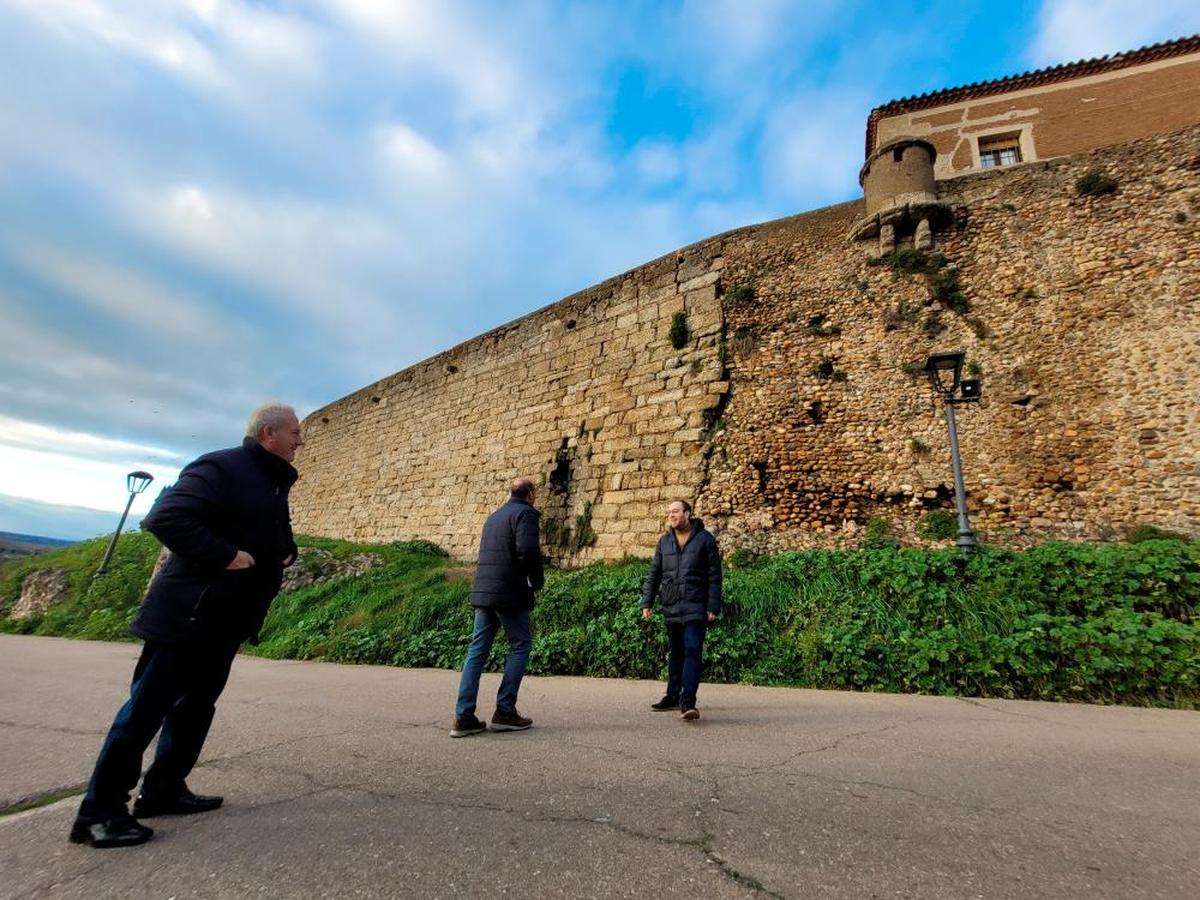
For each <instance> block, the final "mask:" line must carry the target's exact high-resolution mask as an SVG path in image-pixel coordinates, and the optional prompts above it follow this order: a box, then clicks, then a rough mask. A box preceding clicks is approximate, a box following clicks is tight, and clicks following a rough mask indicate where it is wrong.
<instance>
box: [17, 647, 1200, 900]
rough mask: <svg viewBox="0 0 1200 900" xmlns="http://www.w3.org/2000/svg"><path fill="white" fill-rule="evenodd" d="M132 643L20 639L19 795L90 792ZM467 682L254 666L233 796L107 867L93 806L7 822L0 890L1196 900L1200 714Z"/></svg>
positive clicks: (225, 751)
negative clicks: (498, 696) (696, 698)
mask: <svg viewBox="0 0 1200 900" xmlns="http://www.w3.org/2000/svg"><path fill="white" fill-rule="evenodd" d="M136 653H137V647H136V646H134V645H129V644H101V643H87V642H81V641H64V640H57V639H51V638H28V637H14V636H6V635H0V807H8V808H11V807H12V805H13V804H14V803H16V802H17V801H18V800H20V799H21V798H27V797H29V796H31V795H44V794H46V793H47V792H50V791H54V790H56V789H62V788H71V787H73V786H77V785H79V784H80V783H81V782H83V781H84V780H85V779H86V777H87V775H88V772H89V768H90V764H91V762H92V758H93V755H94V754H95V752H96V750H97V749H98V747H99V743H100V739H101V737H102V735H103V732H104V731H105V729H106V728H107V725H108V722H109V720H110V718H111V716H112V714H113V713H114V712H115V711H116V708H117V706H118V705H119V704H120V702H121V701H122V699H123V696H124V691H125V689H126V683H127V680H128V678H129V675H130V673H131V671H132V668H133V662H134V658H135V656H136ZM456 681H457V679H456V675H455V674H454V673H452V672H443V671H434V670H405V669H388V668H376V667H355V666H337V665H328V664H321V663H301V662H270V661H266V660H260V659H254V658H250V657H240V658H239V659H238V661H237V662H236V663H235V665H234V673H233V677H232V679H231V683H230V687H229V689H228V690H227V691H226V695H225V697H224V698H223V699H222V701H221V704H220V707H219V709H218V713H217V720H216V723H215V725H214V727H213V732H212V736H211V738H210V740H209V743H208V745H207V747H206V754H205V757H204V759H203V761H202V765H201V766H200V767H199V768H198V769H197V770H196V772H195V773H194V774H193V777H192V779H191V785H192V787H193V788H194V789H196V790H198V791H205V792H220V793H224V794H225V795H226V798H227V799H226V805H225V806H224V807H223V808H222V809H220V810H218V811H216V812H214V813H210V814H207V815H203V816H199V817H191V818H167V819H158V820H155V821H154V823H153V824H154V827H155V828H156V829H158V834H157V836H156V838H155V840H153V841H152V842H151V843H149V844H147V845H145V846H143V847H138V848H132V849H128V850H108V851H97V850H92V849H89V848H84V847H78V846H76V845H73V844H69V843H67V841H66V833H67V830H68V827H69V825H70V822H71V819H72V817H73V815H74V810H75V806H76V803H77V802H78V801H77V798H69V799H65V800H61V801H59V802H56V803H51V804H49V805H44V806H42V807H40V808H36V809H33V810H29V811H26V812H21V813H15V814H10V815H6V816H3V817H0V895H2V896H4V897H25V896H34V897H41V896H54V897H96V896H133V897H163V898H166V897H181V898H182V897H254V896H269V897H393V896H395V897H422V898H425V897H456V896H471V897H484V896H488V897H491V896H514V897H561V896H571V897H576V896H578V897H644V896H660V897H684V896H687V897H748V896H752V895H754V894H765V895H767V896H781V897H847V898H865V897H880V898H882V897H920V898H926V897H955V898H958V897H964V898H966V897H989V898H990V897H1005V898H1007V897H1088V898H1092V897H1114V898H1117V897H1119V898H1126V897H1178V898H1189V900H1195V898H1196V897H1200V857H1198V855H1197V852H1196V848H1197V847H1198V846H1200V714H1198V713H1189V712H1175V711H1165V710H1144V709H1126V708H1119V707H1095V706H1074V705H1062V704H1047V703H1022V702H1011V701H982V702H981V701H967V700H954V699H946V698H939V697H906V696H887V695H877V694H875V695H872V694H867V695H864V694H846V693H833V692H821V691H800V690H785V689H771V688H751V687H742V686H735V685H728V686H726V685H720V686H706V687H704V688H703V689H702V692H701V697H700V701H701V709H702V712H703V715H704V718H703V719H702V720H701V721H700V722H699V723H696V724H689V723H684V722H681V721H680V720H679V719H678V717H677V716H675V715H674V714H669V713H655V712H652V711H651V710H649V709H648V708H647V704H648V703H649V702H650V701H652V700H655V699H657V697H658V691H659V686H657V685H655V684H651V683H648V682H634V681H606V680H591V679H580V678H530V679H528V680H527V681H526V683H525V687H524V689H523V691H522V703H521V708H522V711H523V712H526V713H527V714H529V715H532V716H533V717H534V718H535V720H536V724H535V726H534V728H533V729H532V730H530V731H528V732H523V733H516V734H486V735H480V736H478V737H471V738H466V739H463V740H451V739H450V738H449V737H448V736H447V733H446V732H447V728H448V725H449V718H450V717H449V712H450V706H451V700H452V697H453V694H454V688H455V685H456ZM496 686H497V676H485V680H484V689H483V693H482V694H481V696H483V697H490V696H491V692H493V691H494V690H495V689H496ZM485 709H486V711H487V712H489V713H490V710H491V708H490V703H489V704H488V705H487V706H486V708H485Z"/></svg>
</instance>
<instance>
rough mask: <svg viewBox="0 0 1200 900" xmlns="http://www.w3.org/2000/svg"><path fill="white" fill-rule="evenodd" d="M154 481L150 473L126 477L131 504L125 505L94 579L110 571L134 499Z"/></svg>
mask: <svg viewBox="0 0 1200 900" xmlns="http://www.w3.org/2000/svg"><path fill="white" fill-rule="evenodd" d="M153 480H154V476H153V475H151V474H150V473H149V472H130V473H129V474H128V475H126V476H125V487H126V489H127V490H128V491H129V502H128V503H126V504H125V512H123V513H121V521H120V522H118V523H117V530H116V531H114V532H113V536H112V540H111V541H109V542H108V549H107V550H106V551H104V560H103V561H102V562H101V563H100V568H98V569H97V570H96V574H95V575H93V576H92V577H93V578H99V577H100V576H101V575H103V574H104V573H105V572H107V571H108V563H109V560H111V559H112V555H113V551H114V550H116V549H117V538H119V537H120V536H121V529H122V528H124V527H125V517H126V516H128V515H129V508H130V507H131V506H133V498H134V497H136V496H137V495H138V494H140V493H141V492H142V491H144V490H145V489H146V488H148V487H149V486H150V482H152V481H153Z"/></svg>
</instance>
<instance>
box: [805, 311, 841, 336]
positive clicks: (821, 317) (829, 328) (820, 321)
mask: <svg viewBox="0 0 1200 900" xmlns="http://www.w3.org/2000/svg"><path fill="white" fill-rule="evenodd" d="M807 331H808V333H809V334H810V335H812V336H813V337H837V336H838V335H839V334H841V333H842V329H841V328H839V327H838V326H837V325H830V324H828V322H827V320H826V318H825V314H824V313H819V314H817V315H815V316H813V317H812V318H810V319H809V320H808V329H807Z"/></svg>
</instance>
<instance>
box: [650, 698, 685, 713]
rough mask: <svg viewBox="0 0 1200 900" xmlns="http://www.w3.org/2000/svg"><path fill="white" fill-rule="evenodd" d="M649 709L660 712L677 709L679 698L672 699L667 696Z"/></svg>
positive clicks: (652, 704)
mask: <svg viewBox="0 0 1200 900" xmlns="http://www.w3.org/2000/svg"><path fill="white" fill-rule="evenodd" d="M650 708H651V709H657V710H659V711H660V712H661V711H662V710H664V709H679V698H678V697H672V696H670V695H669V694H668V695H667V696H665V697H663V698H662V699H661V700H659V701H658V702H657V703H651V704H650Z"/></svg>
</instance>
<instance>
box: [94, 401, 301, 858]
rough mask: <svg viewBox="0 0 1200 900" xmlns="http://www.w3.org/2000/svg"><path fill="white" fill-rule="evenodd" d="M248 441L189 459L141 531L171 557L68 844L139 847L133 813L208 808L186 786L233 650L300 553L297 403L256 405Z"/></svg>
mask: <svg viewBox="0 0 1200 900" xmlns="http://www.w3.org/2000/svg"><path fill="white" fill-rule="evenodd" d="M246 435H247V436H246V438H245V440H244V441H243V442H242V446H240V447H234V448H231V449H229V450H218V451H216V452H215V453H207V454H205V455H204V456H201V457H200V458H199V459H197V460H196V461H194V462H192V463H189V464H188V465H187V466H186V467H185V468H184V469H183V471H182V472H180V473H179V480H178V481H176V482H175V484H174V485H173V486H172V487H171V488H169V489H168V490H166V491H164V492H163V493H162V494H161V495H160V496H159V498H158V501H157V502H156V503H155V504H154V508H153V509H151V510H150V513H149V514H148V515H147V516H146V518H145V520H143V522H142V527H144V528H145V529H146V530H147V531H150V532H151V533H152V534H154V536H155V537H157V538H158V539H159V540H160V541H162V543H163V544H164V546H166V548H167V549H168V550H170V551H171V555H170V557H169V558H168V560H167V562H166V564H165V565H164V566H163V568H162V571H161V572H160V573H159V574H158V577H157V578H155V580H154V582H153V584H151V585H150V587H149V589H148V590H147V591H146V597H145V599H144V600H143V601H142V606H141V609H139V610H138V613H137V617H136V618H135V619H134V621H133V626H132V627H131V629H130V630H131V631H132V632H133V633H134V634H135V635H137V636H138V637H140V638H142V639H143V640H144V641H145V644H144V645H143V647H142V653H141V657H140V658H139V659H138V663H137V667H136V668H135V669H134V672H133V684H132V685H131V686H130V692H129V700H128V702H127V703H126V704H125V705H124V706H123V707H121V710H120V712H118V713H117V717H116V719H115V720H114V721H113V724H112V728H111V729H110V730H109V732H108V736H107V737H106V738H105V740H104V746H103V747H102V748H101V750H100V757H99V759H97V760H96V768H95V770H94V772H93V774H92V778H91V781H90V782H89V784H88V788H87V793H86V794H85V795H84V799H83V802H82V803H81V804H80V807H79V815H78V816H77V817H76V819H75V824H74V826H73V827H72V828H71V840H72V841H74V842H76V843H80V844H91V845H92V846H93V847H122V846H129V845H132V844H140V843H142V842H144V841H147V840H149V839H150V836H151V835H152V834H153V833H154V832H153V831H152V830H151V829H149V828H147V827H145V826H144V825H142V824H141V823H139V822H138V821H136V819H135V818H134V817H137V818H146V817H149V816H157V815H167V814H173V815H183V814H188V813H201V812H207V811H208V810H211V809H216V808H217V807H218V806H220V805H221V798H220V797H200V796H197V795H195V794H193V793H192V792H191V791H189V790H188V788H187V785H186V784H185V783H184V779H185V778H186V777H187V775H188V773H189V772H190V771H191V770H192V767H193V766H194V765H195V764H196V760H197V759H198V758H199V756H200V749H201V747H203V745H204V739H205V738H206V737H207V736H208V729H209V726H210V725H211V724H212V719H213V714H214V713H215V711H216V707H215V704H216V702H217V698H218V697H219V696H220V694H221V691H222V690H223V689H224V687H225V681H226V679H227V678H228V677H229V669H230V666H231V665H232V664H233V658H234V656H235V655H236V654H237V649H238V646H239V645H240V644H241V643H242V641H244V640H247V639H248V638H251V639H256V638H257V635H258V630H259V628H261V627H262V623H263V619H264V618H265V617H266V614H267V608H268V607H269V606H270V605H271V600H272V599H274V597H275V594H276V593H277V592H278V591H279V585H280V582H281V581H282V579H283V569H284V567H285V566H288V565H290V564H291V563H293V562H295V559H296V555H297V550H296V543H295V541H294V540H293V539H292V526H291V522H290V520H289V515H288V491H289V490H290V489H291V486H292V484H294V483H295V481H296V478H297V474H296V470H295V469H294V468H292V464H291V463H292V459H293V458H294V457H295V455H296V448H297V447H300V446H301V445H302V444H303V440H302V438H301V433H300V422H299V421H298V420H297V418H296V413H295V411H294V410H293V409H292V408H291V407H290V406H283V405H282V404H278V403H271V404H266V405H264V406H261V407H259V408H258V409H257V410H255V411H254V413H253V414H252V415H251V416H250V422H249V424H248V425H247V427H246ZM160 727H161V729H162V734H161V735H160V736H159V739H158V749H157V751H156V753H155V757H154V763H153V765H151V766H150V768H149V770H148V771H147V772H146V775H145V778H144V779H143V780H142V791H141V794H139V795H138V798H137V801H136V802H135V803H134V806H133V813H134V815H133V816H130V815H129V810H128V808H127V807H126V804H127V803H128V801H129V793H130V791H131V790H132V789H133V787H134V785H136V784H137V781H138V776H139V774H140V773H141V768H142V754H143V753H145V751H146V748H147V747H148V746H149V744H150V741H151V740H152V739H153V738H154V735H155V733H156V732H157V731H158V730H159V728H160Z"/></svg>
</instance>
